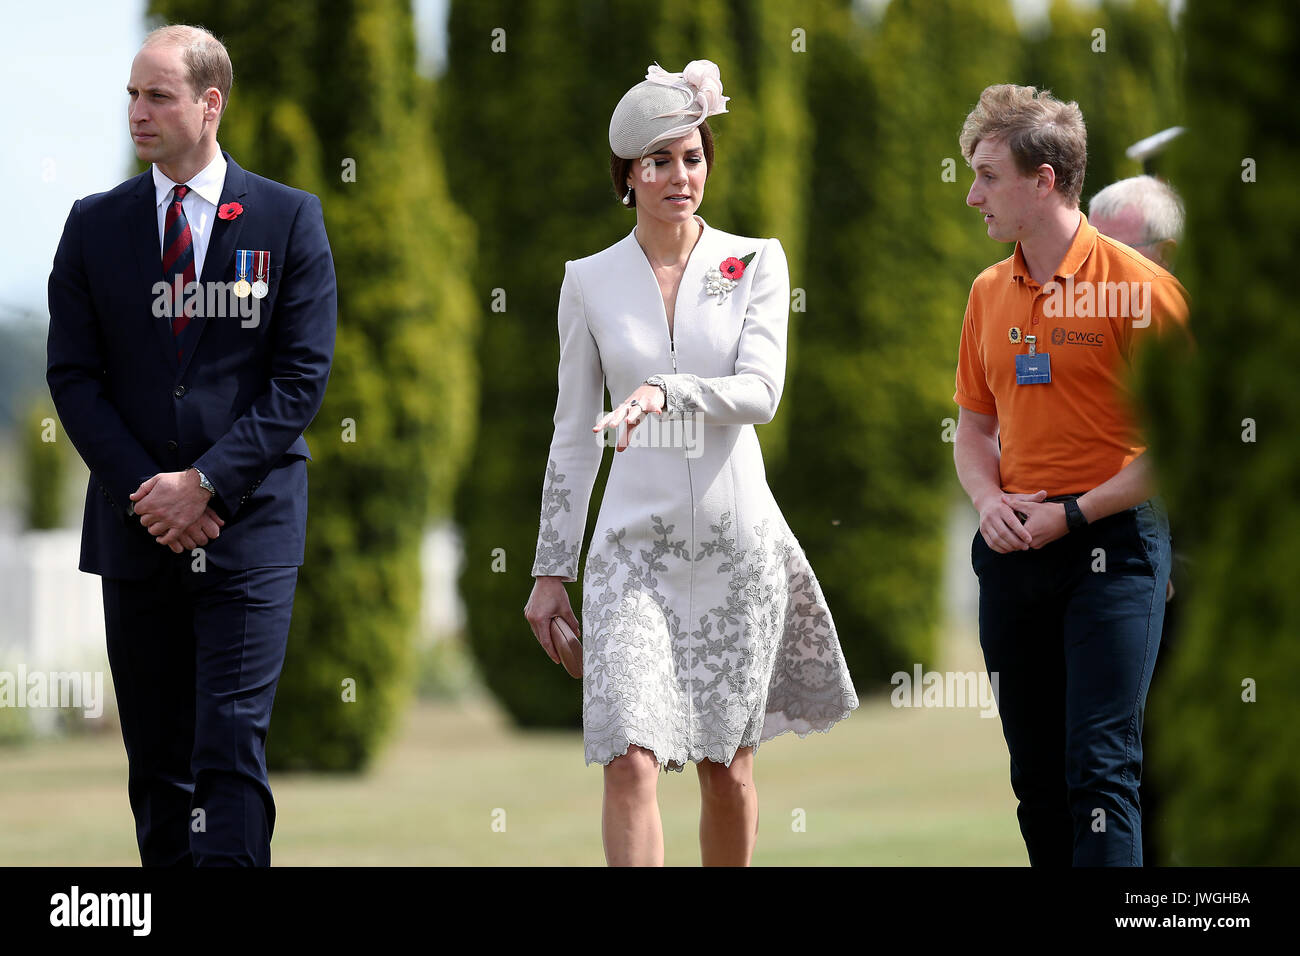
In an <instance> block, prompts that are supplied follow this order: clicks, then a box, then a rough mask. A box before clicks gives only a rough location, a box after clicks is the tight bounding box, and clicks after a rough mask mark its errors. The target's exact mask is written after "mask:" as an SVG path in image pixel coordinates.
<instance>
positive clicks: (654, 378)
mask: <svg viewBox="0 0 1300 956" xmlns="http://www.w3.org/2000/svg"><path fill="white" fill-rule="evenodd" d="M645 384H647V385H658V386H659V387H660V388H662V389H663V390H664V411H668V385H667V384H666V383H665V382H664V377H663V376H662V375H651V376H650V377H649V378H647V379H646V380H645Z"/></svg>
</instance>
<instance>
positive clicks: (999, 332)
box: [953, 213, 1188, 496]
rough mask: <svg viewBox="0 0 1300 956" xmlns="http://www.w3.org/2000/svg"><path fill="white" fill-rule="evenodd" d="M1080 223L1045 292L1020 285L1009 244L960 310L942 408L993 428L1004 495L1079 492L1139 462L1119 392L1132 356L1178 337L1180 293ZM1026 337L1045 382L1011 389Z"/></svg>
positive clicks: (1022, 277)
mask: <svg viewBox="0 0 1300 956" xmlns="http://www.w3.org/2000/svg"><path fill="white" fill-rule="evenodd" d="M1079 219H1080V222H1079V228H1078V230H1077V231H1076V232H1075V235H1074V240H1073V241H1072V242H1071V243H1070V248H1069V251H1067V252H1066V254H1065V258H1064V259H1063V260H1061V264H1060V266H1058V267H1057V270H1056V277H1055V278H1054V279H1053V280H1052V281H1049V282H1048V283H1047V285H1045V286H1040V285H1039V284H1038V283H1037V282H1035V281H1034V280H1033V279H1032V278H1031V277H1030V275H1029V270H1028V268H1027V266H1026V265H1025V258H1024V255H1023V253H1022V252H1021V251H1020V243H1016V249H1015V252H1014V253H1013V254H1012V255H1011V256H1010V257H1009V258H1007V259H1004V260H1002V261H1001V262H999V263H998V264H997V265H994V266H990V267H989V268H988V269H985V270H984V271H983V272H982V273H980V275H979V276H978V278H976V279H975V282H974V284H973V285H972V286H971V290H970V298H969V300H968V301H967V303H966V317H965V319H964V320H963V321H962V327H961V346H960V349H959V352H958V358H957V391H956V394H954V395H953V400H954V401H955V402H956V403H957V404H958V405H960V406H962V407H963V408H968V409H970V410H971V411H973V412H980V413H982V414H985V415H996V416H997V418H998V425H999V428H1000V437H1001V443H1002V460H1001V482H1002V489H1003V491H1006V492H1008V493H1023V494H1033V493H1034V492H1036V491H1038V490H1039V489H1040V488H1044V489H1046V490H1047V494H1048V495H1049V496H1051V495H1063V494H1077V493H1082V492H1085V491H1089V490H1090V489H1092V488H1095V487H1096V486H1097V485H1100V484H1101V483H1102V482H1104V481H1106V480H1107V479H1108V478H1111V477H1112V476H1113V475H1114V474H1115V473H1116V472H1118V471H1119V470H1120V469H1121V468H1123V467H1124V466H1125V465H1127V464H1128V463H1129V462H1131V461H1132V460H1133V459H1134V458H1136V457H1137V456H1138V455H1140V454H1141V453H1142V452H1143V451H1145V450H1146V445H1145V442H1144V441H1143V439H1142V437H1141V435H1140V433H1139V430H1138V428H1137V424H1136V421H1135V416H1134V412H1133V395H1132V391H1131V389H1130V387H1129V384H1128V376H1129V372H1130V370H1131V368H1132V363H1133V359H1134V356H1135V355H1136V351H1135V350H1136V349H1137V348H1139V347H1140V346H1141V345H1142V343H1143V342H1144V341H1147V340H1149V339H1150V338H1151V337H1152V336H1155V335H1160V334H1162V333H1163V332H1164V331H1167V330H1168V329H1170V328H1183V329H1185V328H1186V324H1187V311H1188V302H1187V291H1186V290H1185V289H1184V288H1183V287H1182V285H1181V284H1180V283H1179V281H1178V280H1177V279H1175V278H1174V277H1173V276H1172V275H1170V274H1169V273H1168V272H1166V271H1165V270H1164V269H1162V268H1160V266H1158V265H1156V264H1155V263H1154V262H1151V261H1150V260H1148V259H1146V258H1144V257H1143V256H1141V255H1139V254H1138V253H1136V252H1134V251H1133V250H1132V249H1130V248H1129V247H1128V246H1126V245H1124V244H1123V243H1119V242H1116V241H1115V240H1113V239H1111V238H1109V237H1107V236H1103V235H1101V234H1100V233H1099V232H1097V229H1096V227H1095V226H1091V225H1089V224H1088V220H1087V218H1086V217H1085V216H1084V215H1083V214H1082V213H1080V215H1079ZM1144 323H1147V324H1145V325H1144ZM1030 335H1033V336H1036V338H1037V342H1036V343H1035V345H1036V348H1037V350H1038V352H1039V353H1046V354H1048V355H1050V356H1051V372H1052V380H1051V382H1049V383H1046V384H1037V385H1017V384H1016V358H1015V357H1016V355H1020V354H1023V355H1027V354H1028V353H1029V347H1028V344H1027V341H1026V337H1027V336H1030Z"/></svg>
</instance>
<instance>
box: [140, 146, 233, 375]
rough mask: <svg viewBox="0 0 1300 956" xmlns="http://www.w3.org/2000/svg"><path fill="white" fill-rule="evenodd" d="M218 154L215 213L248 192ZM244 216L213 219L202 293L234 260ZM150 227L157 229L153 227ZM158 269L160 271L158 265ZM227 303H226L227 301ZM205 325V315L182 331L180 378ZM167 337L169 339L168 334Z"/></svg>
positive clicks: (199, 316)
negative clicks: (222, 169)
mask: <svg viewBox="0 0 1300 956" xmlns="http://www.w3.org/2000/svg"><path fill="white" fill-rule="evenodd" d="M221 155H222V156H224V157H225V158H226V181H225V182H224V183H222V185H221V202H219V203H218V204H217V210H218V213H219V212H220V209H221V207H222V206H224V205H225V204H226V203H228V202H234V201H236V200H238V199H242V198H243V197H244V196H245V195H246V194H247V192H248V175H247V174H246V173H245V172H244V170H243V169H242V168H241V167H240V166H239V164H238V163H236V162H235V161H234V160H233V159H231V158H230V154H229V153H227V152H226V151H225V150H224V149H223V150H222V151H221ZM246 216H247V212H244V213H242V214H240V215H239V216H237V217H235V218H234V219H222V218H221V217H220V215H218V216H217V217H216V218H215V219H213V221H212V235H211V236H210V237H209V238H208V251H207V255H206V256H204V259H203V274H202V275H201V276H200V277H199V285H200V288H202V289H205V290H206V289H207V284H208V283H209V282H217V281H221V279H222V277H223V276H224V275H226V273H227V270H228V268H229V266H230V264H231V262H232V261H233V260H234V256H235V248H236V243H238V242H239V234H240V232H241V231H243V228H244V219H245V217H246ZM154 228H155V230H156V229H157V225H156V224H155V226H154ZM160 261H161V259H160ZM159 268H160V269H161V266H159ZM204 301H205V303H206V301H207V293H206V292H204ZM227 302H229V299H228V298H227ZM165 322H166V320H165V319H164V323H165ZM207 324H208V318H207V315H198V316H195V317H194V319H193V321H191V323H190V328H189V329H187V330H186V336H185V338H186V343H187V344H186V346H185V358H184V360H183V363H182V364H181V367H180V372H179V375H178V377H181V376H184V375H185V370H186V369H188V368H189V366H190V360H191V359H192V358H193V357H194V352H195V351H196V350H197V348H198V344H199V339H200V338H201V337H202V336H203V330H204V328H206V327H207ZM168 334H169V336H170V332H169V333H168ZM169 354H172V355H173V365H174V364H175V360H174V352H173V353H169Z"/></svg>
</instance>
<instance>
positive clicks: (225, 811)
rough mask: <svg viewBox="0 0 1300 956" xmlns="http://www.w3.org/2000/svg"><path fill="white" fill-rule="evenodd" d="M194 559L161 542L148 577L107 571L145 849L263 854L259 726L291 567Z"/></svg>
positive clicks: (154, 859)
mask: <svg viewBox="0 0 1300 956" xmlns="http://www.w3.org/2000/svg"><path fill="white" fill-rule="evenodd" d="M159 547H161V545H159ZM193 560H194V559H193V557H192V556H191V554H190V552H188V551H184V552H181V553H180V554H175V553H173V552H171V551H168V552H167V560H166V561H165V562H164V563H163V566H162V568H161V569H160V570H159V572H158V573H157V574H156V575H154V576H153V577H151V578H149V579H146V580H143V581H127V580H119V579H114V578H104V580H103V587H104V620H105V625H106V630H107V637H108V661H109V667H110V668H111V670H112V673H113V686H114V691H115V693H116V695H117V705H118V713H119V715H120V717H121V721H122V738H123V741H124V742H125V744H126V754H127V760H128V763H129V775H128V783H127V790H128V793H129V796H130V801H131V812H132V813H133V814H134V815H135V827H136V840H137V842H138V844H139V846H140V861H141V863H142V864H143V865H145V866H213V865H216V866H221V865H228V866H240V865H242V866H269V865H270V863H271V833H272V830H273V829H274V827H275V804H274V802H273V801H272V799H271V786H270V782H269V781H268V779H267V774H266V756H265V747H266V735H267V731H268V730H269V728H270V723H271V704H272V702H273V700H274V698H275V687H276V683H277V682H278V681H279V678H280V669H281V666H282V665H283V663H284V651H285V645H286V643H287V641H288V636H289V620H290V616H291V614H292V612H293V594H294V588H295V586H296V584H297V580H298V569H297V568H295V567H286V568H253V569H250V570H243V571H223V570H221V569H220V568H216V567H214V566H213V565H212V564H211V563H209V564H208V565H207V567H206V569H205V570H202V571H195V570H193V568H192V562H193Z"/></svg>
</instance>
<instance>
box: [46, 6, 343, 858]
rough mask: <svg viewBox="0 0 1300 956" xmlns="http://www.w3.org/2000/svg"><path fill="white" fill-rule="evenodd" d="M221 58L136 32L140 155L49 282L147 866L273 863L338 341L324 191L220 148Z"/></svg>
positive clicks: (171, 33) (86, 543)
mask: <svg viewBox="0 0 1300 956" xmlns="http://www.w3.org/2000/svg"><path fill="white" fill-rule="evenodd" d="M231 79H232V71H231V66H230V57H229V56H228V55H227V53H226V50H225V47H224V46H222V44H221V43H220V42H219V41H218V40H217V39H216V38H215V37H213V36H212V35H211V34H210V33H208V32H207V31H205V30H202V29H199V28H195V27H185V26H169V27H162V28H160V29H158V30H155V31H154V32H153V33H151V34H149V36H148V37H146V39H145V42H144V44H143V46H142V47H141V48H140V52H139V53H138V54H137V55H136V57H135V60H134V62H133V63H132V67H131V76H130V80H129V82H128V85H127V93H128V95H129V97H130V107H129V111H128V116H129V121H130V129H131V135H132V139H133V141H134V143H135V148H136V154H137V155H138V156H139V158H140V159H142V160H145V161H148V162H150V163H152V165H151V167H150V169H149V170H147V171H146V172H144V173H142V174H141V175H139V176H136V177H135V178H133V179H129V180H127V181H126V182H124V183H122V184H121V185H119V186H118V187H117V188H115V189H112V190H110V191H108V192H106V193H98V194H96V195H93V196H88V197H86V198H85V199H81V200H79V201H77V202H75V203H73V206H72V212H71V213H70V214H69V216H68V221H67V224H66V225H65V227H64V230H63V238H62V239H61V241H60V242H59V248H58V251H57V252H56V253H55V256H54V268H53V271H52V272H51V274H50V282H49V306H50V332H49V342H48V367H47V374H46V379H47V381H48V383H49V387H50V392H51V394H52V395H53V397H54V402H55V405H56V407H57V409H58V412H59V418H60V420H61V421H62V423H63V427H64V428H65V429H66V430H67V433H68V435H69V437H70V438H71V439H72V443H73V444H74V445H75V446H76V448H77V451H78V452H80V454H81V456H82V458H83V459H85V461H86V464H87V465H88V466H89V468H90V472H91V474H90V482H89V485H88V488H87V492H86V507H85V516H84V521H83V528H82V545H81V561H80V568H81V570H83V571H88V572H90V573H93V574H98V575H101V576H102V579H103V591H104V617H105V624H106V629H107V640H108V656H109V664H110V667H111V669H112V673H113V682H114V686H115V690H116V693H117V700H118V711H119V713H120V716H121V721H122V736H123V739H124V741H125V744H126V752H127V757H128V761H129V765H130V773H129V783H128V791H129V795H130V802H131V810H132V812H133V813H134V815H135V821H136V837H137V841H138V843H139V846H140V859H141V862H142V863H143V864H144V865H146V866H149V865H163V866H167V865H182V866H188V865H255V866H266V865H269V864H270V847H271V833H272V830H273V828H274V824H275V804H274V802H273V800H272V797H271V789H270V785H269V782H268V779H267V773H266V759H265V744H266V735H267V732H268V729H269V726H270V717H271V705H272V701H273V699H274V696H275V688H276V683H277V681H278V680H279V676H280V669H281V666H282V664H283V662H284V652H285V645H286V641H287V638H288V632H289V620H290V616H291V613H292V609H293V594H294V588H295V585H296V583H297V576H298V567H299V566H301V565H302V563H303V545H304V540H305V537H306V522H307V459H309V458H310V457H311V456H310V455H309V454H308V450H307V443H306V441H305V440H304V439H303V431H304V429H306V427H307V425H308V424H309V423H310V422H311V420H312V419H313V418H314V417H315V415H316V412H317V411H318V410H319V408H320V405H321V400H322V398H323V396H324V393H325V384H326V381H327V379H328V377H329V371H330V364H331V362H332V359H333V353H334V328H335V305H336V295H335V285H334V263H333V257H332V255H331V253H330V247H329V242H328V240H327V238H326V235H325V224H324V218H323V215H322V210H321V204H320V201H319V200H318V199H317V198H316V197H315V196H313V195H311V194H310V193H306V192H302V191H300V190H297V189H291V188H289V187H287V186H283V185H281V184H279V183H275V182H272V181H271V180H268V179H263V178H262V177H260V176H256V175H254V174H252V173H249V172H246V171H245V170H243V169H241V168H240V167H239V165H238V164H236V162H235V161H234V159H232V158H231V157H230V155H229V154H228V153H226V152H224V151H222V150H221V149H220V148H219V146H218V145H217V126H218V124H219V122H220V120H221V116H222V113H223V111H224V110H225V107H226V102H227V99H228V97H229V95H230V86H231ZM250 314H251V318H250Z"/></svg>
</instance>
